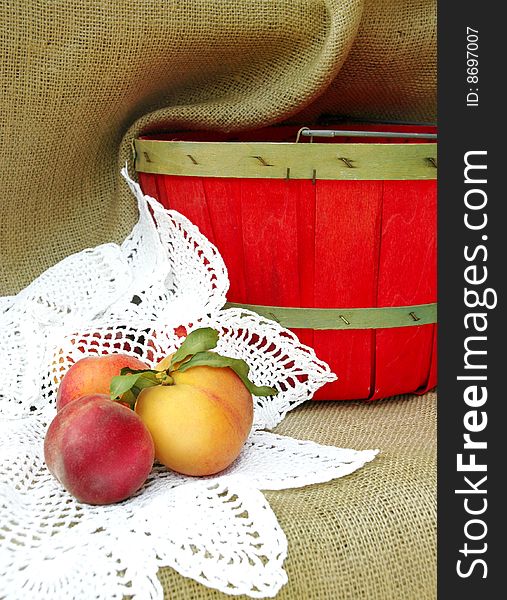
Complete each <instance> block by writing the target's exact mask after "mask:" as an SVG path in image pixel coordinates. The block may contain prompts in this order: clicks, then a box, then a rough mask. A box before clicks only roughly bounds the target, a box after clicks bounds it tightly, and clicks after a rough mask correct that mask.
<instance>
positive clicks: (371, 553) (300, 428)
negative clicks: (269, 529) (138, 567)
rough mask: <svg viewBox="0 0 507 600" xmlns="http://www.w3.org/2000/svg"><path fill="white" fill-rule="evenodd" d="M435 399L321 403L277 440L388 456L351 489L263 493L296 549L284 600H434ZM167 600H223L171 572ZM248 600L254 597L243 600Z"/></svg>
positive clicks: (347, 483) (165, 575)
mask: <svg viewBox="0 0 507 600" xmlns="http://www.w3.org/2000/svg"><path fill="white" fill-rule="evenodd" d="M436 400H437V397H436V394H435V393H428V394H426V395H424V396H419V397H418V396H412V395H406V396H398V397H395V398H390V399H386V400H382V401H377V402H375V403H369V404H368V403H359V402H333V403H330V402H314V403H306V404H304V405H303V406H301V407H300V408H298V409H296V410H294V411H293V412H291V413H289V415H288V416H287V417H286V419H285V420H284V421H283V422H282V423H281V425H279V426H278V427H277V429H276V432H277V433H281V434H285V435H290V436H293V437H295V438H298V439H311V440H314V441H316V442H320V443H323V444H332V445H336V446H343V447H350V448H357V449H363V448H374V447H378V448H380V449H381V453H380V455H379V456H378V457H377V458H376V459H375V461H373V462H372V463H370V464H368V465H366V466H365V467H363V468H362V469H360V470H359V471H357V472H356V473H353V474H352V475H349V476H347V477H345V478H343V479H340V480H337V481H332V482H330V483H327V484H324V485H315V486H311V487H306V488H302V489H296V490H285V491H280V492H265V494H266V497H267V499H268V501H269V503H270V505H271V507H272V508H273V510H274V512H275V514H276V516H277V517H278V520H279V521H280V524H281V526H282V528H283V530H284V531H285V533H286V534H287V538H288V541H289V556H288V558H287V560H286V562H285V568H286V570H287V573H288V576H289V582H288V584H287V585H286V586H285V587H283V588H282V590H281V591H280V592H279V594H278V595H277V598H279V599H280V600H288V599H295V598H298V599H299V598H301V599H304V600H384V599H385V600H433V599H434V598H435V597H436V435H435V427H436ZM159 577H160V579H161V581H162V583H163V585H164V589H165V590H166V597H167V598H175V599H181V600H187V599H188V598H192V599H194V600H198V599H201V598H203V599H204V598H206V599H213V598H215V599H218V598H222V599H225V598H227V597H228V596H226V595H225V594H222V593H221V592H216V591H212V590H209V589H206V588H204V587H203V586H201V585H199V584H198V583H195V582H193V581H192V580H189V579H183V578H182V577H181V576H180V575H178V574H177V573H176V572H175V571H173V570H172V569H162V570H161V571H160V573H159ZM241 598H246V597H243V596H242V597H241Z"/></svg>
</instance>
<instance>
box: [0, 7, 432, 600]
mask: <svg viewBox="0 0 507 600" xmlns="http://www.w3.org/2000/svg"><path fill="white" fill-rule="evenodd" d="M435 12H436V0H221V1H220V2H216V1H213V0H185V1H184V0H173V1H169V0H165V1H164V0H118V1H116V2H110V3H108V2H104V1H102V0H54V1H52V2H26V1H25V0H0V44H1V48H2V54H1V64H0V72H1V75H0V94H1V98H0V190H1V192H2V197H1V199H0V294H13V293H16V292H17V291H18V290H19V289H21V288H22V287H24V286H25V285H27V284H28V283H29V282H30V281H31V280H32V279H33V278H34V277H35V276H37V275H39V274H40V273H41V272H42V271H43V270H45V269H46V268H47V267H49V266H51V265H52V264H54V263H55V262H57V261H58V260H60V259H62V258H63V257H65V256H67V255H68V254H70V253H72V252H75V251H78V250H81V249H83V248H85V247H90V246H94V245H97V244H99V243H103V242H108V241H118V242H119V241H121V240H122V239H123V238H124V236H125V235H126V234H127V233H128V232H129V230H130V228H131V226H132V225H133V223H134V222H135V219H136V217H137V214H136V209H135V203H134V202H133V199H132V197H131V195H130V193H129V192H128V191H127V188H126V186H125V184H124V183H123V182H122V181H121V179H120V177H119V167H120V166H121V165H123V164H124V162H125V160H127V159H130V153H129V152H130V150H129V149H130V142H131V140H132V139H133V138H134V137H136V136H137V135H139V134H140V133H143V132H144V133H146V132H154V131H155V132H156V131H161V130H169V131H172V130H179V129H187V128H190V129H200V128H206V129H214V130H234V129H248V128H253V127H258V126H264V125H268V124H272V123H277V122H284V121H291V122H296V123H301V124H311V123H313V122H315V121H316V120H317V119H319V118H320V117H322V116H323V115H324V116H325V115H335V116H338V117H353V118H356V119H370V120H382V121H391V120H396V121H413V122H429V121H434V119H435V79H436V77H435V71H436V56H435V50H436V48H435V46H436V43H435V28H436V23H435V18H436V17H435ZM131 172H132V173H133V171H132V168H131ZM422 235H424V232H422ZM434 404H435V397H434V396H433V395H431V394H430V395H426V396H423V397H421V398H416V397H410V398H409V397H404V398H400V399H395V400H387V401H382V402H377V403H374V404H372V405H366V404H356V403H324V404H321V405H316V404H315V405H311V404H310V405H307V406H304V407H302V408H301V409H299V410H297V411H296V412H295V413H294V414H291V415H290V416H289V417H288V419H287V420H286V421H285V422H284V423H283V424H282V426H281V427H280V429H279V430H280V431H281V432H283V433H287V434H290V435H294V436H295V437H299V438H301V439H307V438H308V439H314V440H317V441H320V442H324V443H326V442H327V443H332V444H337V445H340V446H350V447H354V448H372V447H379V448H380V449H381V450H382V454H381V456H380V457H379V458H378V460H376V461H374V462H373V463H371V464H369V465H367V467H365V468H364V469H363V470H361V471H360V472H358V473H356V474H354V475H352V476H350V477H347V478H345V479H341V480H338V481H336V482H332V483H329V484H326V485H319V486H313V487H311V488H309V489H301V490H295V491H283V492H270V493H268V494H267V495H268V497H269V500H270V502H271V504H272V506H273V508H274V510H275V512H276V514H277V516H278V518H279V519H280V522H281V524H282V527H283V528H284V530H285V531H286V532H287V534H288V538H289V551H290V555H289V558H288V561H287V570H288V572H289V580H290V583H289V584H288V586H286V587H285V588H284V589H283V590H282V591H281V592H280V595H279V597H280V598H302V599H306V598H310V599H313V598H314V599H327V598H329V599H337V600H340V599H346V598H347V599H348V598H350V599H365V600H377V599H386V600H393V599H397V598H400V599H402V598H403V599H404V600H411V599H414V600H416V599H417V600H419V599H424V598H432V597H434V593H435V592H434V588H435V514H434V512H435V511H434V509H435V447H434V438H435V406H434ZM160 576H161V579H162V581H163V582H164V585H165V586H166V589H167V597H175V598H182V599H186V598H201V597H202V598H205V597H206V598H207V597H210V598H213V597H219V596H220V594H218V593H215V592H212V591H209V590H207V589H206V588H204V587H202V586H199V585H198V584H194V583H192V582H188V581H187V580H184V579H183V578H182V577H180V576H179V575H178V574H176V573H174V572H173V571H170V570H163V571H162V572H161V575H160Z"/></svg>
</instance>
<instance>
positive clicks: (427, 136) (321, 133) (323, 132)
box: [296, 127, 437, 143]
mask: <svg viewBox="0 0 507 600" xmlns="http://www.w3.org/2000/svg"><path fill="white" fill-rule="evenodd" d="M301 136H304V137H309V138H313V137H328V138H330V137H364V138H370V137H384V138H406V139H412V140H417V139H419V140H436V139H437V134H436V133H402V132H397V131H357V130H355V131H354V130H352V131H349V130H345V129H310V128H309V127H302V128H301V129H300V130H299V131H298V134H297V137H296V143H297V142H299V138H300V137H301Z"/></svg>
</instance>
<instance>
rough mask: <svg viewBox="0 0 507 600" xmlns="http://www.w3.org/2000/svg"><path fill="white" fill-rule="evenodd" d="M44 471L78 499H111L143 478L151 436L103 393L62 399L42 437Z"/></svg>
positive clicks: (151, 452) (120, 496)
mask: <svg viewBox="0 0 507 600" xmlns="http://www.w3.org/2000/svg"><path fill="white" fill-rule="evenodd" d="M44 458H45V461H46V464H47V466H48V469H49V471H50V472H51V473H52V474H53V475H54V477H56V479H58V481H59V482H60V483H61V484H62V485H63V487H64V488H65V489H66V490H67V491H68V492H70V493H71V494H72V495H73V496H74V497H75V498H77V499H78V500H79V501H80V502H85V503H88V504H111V503H113V502H119V501H120V500H124V499H126V498H128V497H129V496H131V495H132V494H133V493H134V492H136V491H137V490H138V489H139V488H140V487H141V486H142V485H143V484H144V482H145V481H146V479H147V477H148V475H149V473H150V471H151V468H152V465H153V460H154V445H153V440H152V437H151V435H150V433H149V431H148V429H147V428H146V426H145V425H144V423H143V422H142V420H141V419H140V418H139V417H138V415H136V413H135V412H134V411H132V410H130V409H129V408H126V407H125V406H122V405H121V404H118V403H117V402H113V401H112V400H111V399H110V398H109V396H106V395H103V394H91V395H89V396H86V397H82V398H79V400H75V401H73V402H70V403H68V404H66V405H65V406H64V407H63V408H62V409H61V410H60V411H59V412H58V413H57V415H56V417H55V418H54V419H53V421H52V422H51V424H50V426H49V428H48V430H47V432H46V437H45V439H44Z"/></svg>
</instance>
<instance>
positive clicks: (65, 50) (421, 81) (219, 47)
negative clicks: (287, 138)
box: [0, 0, 436, 294]
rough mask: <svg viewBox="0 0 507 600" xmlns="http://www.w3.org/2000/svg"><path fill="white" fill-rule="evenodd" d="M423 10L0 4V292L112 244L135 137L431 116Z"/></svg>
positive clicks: (328, 4)
mask: <svg viewBox="0 0 507 600" xmlns="http://www.w3.org/2000/svg"><path fill="white" fill-rule="evenodd" d="M435 4H436V2H435V0H224V1H222V2H213V1H211V0H189V1H188V0H187V1H183V0H173V1H165V2H164V1H162V2H155V1H154V0H135V1H134V0H121V1H119V2H114V3H104V2H101V1H99V0H85V1H83V2H77V1H74V0H59V1H56V2H47V3H33V2H25V1H23V0H10V1H7V0H4V1H3V2H0V43H1V46H2V61H1V66H0V68H1V75H0V92H1V102H0V158H1V160H0V189H1V190H2V200H1V202H0V216H1V221H0V252H1V257H2V260H1V262H0V293H4V294H9V293H15V292H16V291H17V290H19V289H20V288H21V287H23V286H25V285H26V284H27V283H29V281H31V279H33V278H34V277H35V276H37V275H38V274H39V273H40V272H42V271H43V270H44V269H46V268H47V267H48V266H50V265H52V264H54V263H55V262H57V261H58V260H60V259H61V258H63V257H64V256H66V255H67V254H69V253H71V252H75V251H78V250H81V249H83V248H85V247H89V246H93V245H96V244H99V243H102V242H105V241H111V240H113V241H120V240H121V239H122V238H123V237H124V236H125V235H126V234H127V232H128V231H129V229H130V227H131V226H132V224H133V223H134V221H135V217H136V215H135V208H134V204H133V202H132V200H131V198H130V196H129V194H128V192H127V190H126V187H125V186H124V184H123V183H122V182H121V181H120V180H119V177H118V166H119V165H120V164H123V163H124V161H125V159H126V158H128V156H129V147H130V140H131V139H132V138H133V137H134V136H136V135H138V134H139V133H140V132H146V131H160V130H161V129H166V130H177V129H181V128H192V129H198V128H206V129H217V130H233V129H247V128H253V127H259V126H262V125H267V124H270V123H274V122H281V121H284V120H291V121H293V122H302V123H305V124H306V123H308V122H313V121H315V120H316V119H317V118H318V117H320V116H321V115H323V114H333V115H340V116H351V117H354V118H358V119H377V120H378V119H380V120H402V121H406V120H412V121H418V122H420V121H431V120H434V117H435V60H436V59H435Z"/></svg>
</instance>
